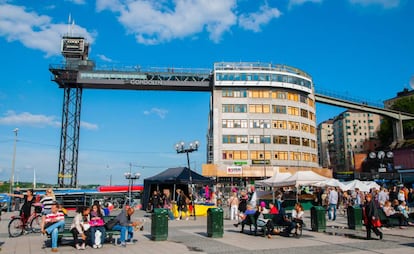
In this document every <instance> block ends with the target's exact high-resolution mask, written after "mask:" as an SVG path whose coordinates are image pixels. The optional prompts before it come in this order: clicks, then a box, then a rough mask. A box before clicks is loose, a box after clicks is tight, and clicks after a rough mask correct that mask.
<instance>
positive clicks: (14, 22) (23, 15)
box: [0, 4, 94, 56]
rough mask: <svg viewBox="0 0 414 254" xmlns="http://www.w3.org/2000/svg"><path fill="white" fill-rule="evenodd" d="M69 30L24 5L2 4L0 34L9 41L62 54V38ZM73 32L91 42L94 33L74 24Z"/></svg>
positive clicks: (64, 25) (50, 54) (49, 54)
mask: <svg viewBox="0 0 414 254" xmlns="http://www.w3.org/2000/svg"><path fill="white" fill-rule="evenodd" d="M67 32H68V25H67V24H55V23H52V19H51V17H49V16H46V15H39V14H37V13H35V12H29V11H27V10H26V9H25V8H24V7H23V6H16V5H10V4H1V5H0V36H2V37H6V39H7V40H8V41H10V42H11V41H20V42H21V43H22V44H23V45H24V46H26V47H28V48H31V49H38V50H41V51H43V52H45V53H46V56H52V55H59V54H60V40H61V37H62V35H64V34H66V33H67ZM73 32H74V33H75V34H77V35H82V36H84V37H85V38H86V39H87V40H88V41H89V43H92V42H93V40H94V39H93V38H94V35H93V34H91V33H89V32H88V31H87V30H86V29H85V28H83V27H80V26H78V25H73Z"/></svg>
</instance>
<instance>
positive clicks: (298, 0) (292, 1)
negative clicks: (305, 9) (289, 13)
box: [289, 0, 337, 6]
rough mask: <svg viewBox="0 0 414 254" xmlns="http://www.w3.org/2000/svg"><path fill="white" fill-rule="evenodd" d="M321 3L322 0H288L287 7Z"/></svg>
mask: <svg viewBox="0 0 414 254" xmlns="http://www.w3.org/2000/svg"><path fill="white" fill-rule="evenodd" d="M322 1H323V0H289V6H293V5H302V4H305V3H322ZM336 1H337V0H336Z"/></svg>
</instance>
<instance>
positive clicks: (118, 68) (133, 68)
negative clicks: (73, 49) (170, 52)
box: [49, 62, 211, 75]
mask: <svg viewBox="0 0 414 254" xmlns="http://www.w3.org/2000/svg"><path fill="white" fill-rule="evenodd" d="M80 63H81V62H80ZM71 65H73V64H71ZM79 66H82V64H80V65H79ZM49 69H62V70H65V69H67V65H66V64H65V63H61V64H50V65H49ZM93 71H113V72H140V73H142V72H151V73H176V74H186V73H187V74H205V75H209V74H211V69H206V68H182V67H142V66H140V65H115V64H111V65H108V64H105V65H98V66H95V68H94V69H93Z"/></svg>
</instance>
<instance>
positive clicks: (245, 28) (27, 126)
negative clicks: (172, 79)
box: [0, 0, 414, 184]
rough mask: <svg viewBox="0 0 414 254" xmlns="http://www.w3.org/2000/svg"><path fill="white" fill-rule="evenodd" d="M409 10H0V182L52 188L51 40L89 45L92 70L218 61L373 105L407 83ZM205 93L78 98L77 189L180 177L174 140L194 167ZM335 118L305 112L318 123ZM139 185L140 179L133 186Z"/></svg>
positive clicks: (310, 0)
mask: <svg viewBox="0 0 414 254" xmlns="http://www.w3.org/2000/svg"><path fill="white" fill-rule="evenodd" d="M413 13H414V1H408V0H267V1H264V0H158V1H155V0H154V1H151V0H147V1H132V0H97V1H86V0H43V1H12V0H10V1H7V0H0V52H1V56H2V57H1V59H2V61H1V62H0V67H1V73H2V75H1V76H2V78H1V81H0V82H1V84H0V180H8V179H9V178H10V172H11V168H12V158H13V145H14V132H13V130H14V129H15V128H18V129H19V132H18V142H17V149H16V161H15V162H16V165H15V171H16V175H15V179H16V181H17V180H19V181H31V180H32V178H33V170H35V171H36V175H37V180H38V181H42V182H48V183H56V182H57V172H58V159H59V144H60V121H61V113H62V102H63V90H61V89H59V88H58V87H57V85H56V84H55V83H54V82H52V81H51V74H50V72H49V71H48V67H49V64H56V63H61V62H62V61H63V57H62V56H61V55H60V39H61V36H62V35H64V34H65V33H67V31H68V19H69V16H70V17H71V20H74V25H73V31H74V33H76V34H82V35H83V36H85V37H86V38H88V41H89V42H90V44H91V51H90V56H89V57H90V59H92V60H95V61H96V63H97V65H98V66H134V65H140V66H143V67H174V68H181V67H183V68H207V69H212V67H213V63H214V62H220V61H254V62H257V61H260V62H272V63H275V64H276V63H278V64H287V65H291V66H295V67H298V68H300V69H302V70H304V71H306V72H308V73H309V74H310V75H312V77H313V79H314V83H315V86H316V88H317V89H321V90H327V91H331V92H335V93H337V94H340V95H344V96H350V97H354V98H362V99H366V100H368V101H371V102H375V103H382V101H383V100H385V99H387V98H391V97H394V96H395V95H396V93H397V92H398V91H401V90H402V89H404V88H409V80H410V78H411V76H412V75H413V74H414V68H413V67H414V27H413V24H414V15H413ZM208 110H209V94H208V93H197V92H157V91H153V92H149V91H115V90H108V91H101V90H84V91H83V101H82V116H81V118H82V127H81V134H80V147H79V165H78V176H79V183H80V184H85V183H100V184H108V183H109V178H110V176H111V175H112V183H113V184H126V180H125V179H124V177H123V173H124V172H126V171H128V170H129V167H130V166H129V165H130V164H132V171H133V172H140V173H141V174H142V178H145V177H148V176H151V175H154V174H156V173H158V172H160V171H162V170H164V169H166V168H168V167H175V166H185V165H186V157H185V155H184V154H176V153H175V150H174V144H175V143H176V142H178V141H181V140H183V141H186V142H190V141H193V140H199V141H200V142H201V147H200V149H199V151H198V152H194V153H192V154H191V155H190V160H191V166H192V167H193V168H196V170H197V171H198V172H201V165H202V164H203V163H205V161H206V149H205V146H206V133H207V120H208V118H207V117H208ZM343 110H344V109H341V108H335V107H331V106H326V105H321V104H317V121H318V123H319V122H321V121H324V120H327V119H329V118H330V117H333V116H335V115H337V114H338V113H340V112H342V111H343ZM139 182H142V179H141V180H140V181H139Z"/></svg>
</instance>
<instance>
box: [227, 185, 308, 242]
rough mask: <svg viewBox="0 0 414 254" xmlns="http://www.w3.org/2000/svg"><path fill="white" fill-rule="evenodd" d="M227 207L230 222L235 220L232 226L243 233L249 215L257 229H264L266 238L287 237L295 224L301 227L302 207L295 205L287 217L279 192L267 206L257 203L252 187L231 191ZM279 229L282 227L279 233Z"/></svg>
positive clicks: (262, 202) (263, 203) (298, 204)
mask: <svg viewBox="0 0 414 254" xmlns="http://www.w3.org/2000/svg"><path fill="white" fill-rule="evenodd" d="M227 205H228V206H229V209H230V220H237V223H235V224H234V226H235V227H238V226H241V228H242V229H241V232H243V228H244V225H245V224H247V223H249V215H253V217H254V219H255V220H256V224H257V226H258V227H261V228H264V229H265V230H264V231H265V232H264V233H265V235H266V236H267V237H268V238H272V235H275V234H278V235H281V236H286V237H289V236H290V235H291V233H292V230H293V229H295V228H296V226H297V224H300V225H301V226H302V225H303V215H304V209H303V206H302V205H301V204H300V203H299V202H298V203H296V204H295V207H294V208H293V209H292V211H291V216H288V215H287V212H286V209H285V205H284V203H283V202H282V193H281V192H278V193H277V194H276V201H275V202H269V204H268V205H267V204H266V203H265V202H264V201H261V202H260V203H258V202H257V195H256V191H255V187H254V186H253V185H252V186H250V188H249V191H247V190H241V191H240V192H238V191H237V189H233V190H232V194H231V197H230V198H229V199H228V200H227ZM265 215H268V216H265ZM269 215H270V216H269ZM279 227H283V230H282V231H281V232H280V231H279V229H278V228H279Z"/></svg>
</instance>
